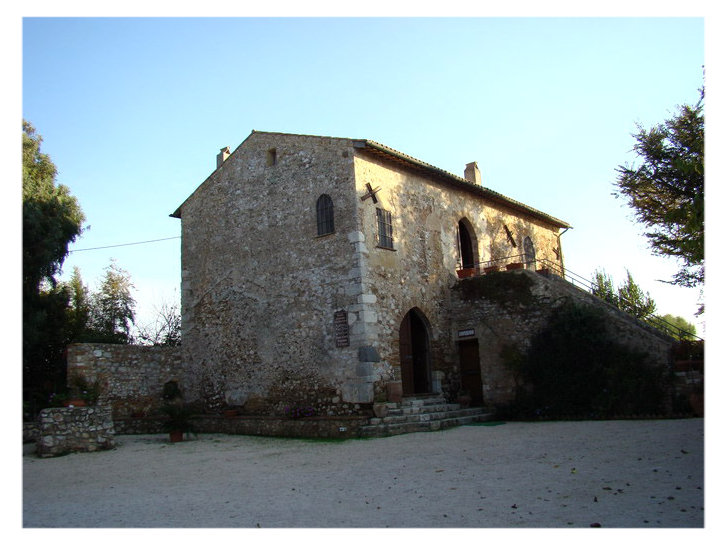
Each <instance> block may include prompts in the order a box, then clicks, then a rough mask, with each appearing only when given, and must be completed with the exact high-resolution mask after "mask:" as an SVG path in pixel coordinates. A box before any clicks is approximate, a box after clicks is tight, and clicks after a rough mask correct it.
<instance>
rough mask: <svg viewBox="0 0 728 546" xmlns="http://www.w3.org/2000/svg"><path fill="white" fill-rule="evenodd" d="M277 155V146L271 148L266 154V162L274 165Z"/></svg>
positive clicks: (270, 165)
mask: <svg viewBox="0 0 728 546" xmlns="http://www.w3.org/2000/svg"><path fill="white" fill-rule="evenodd" d="M276 155H277V154H276V149H275V148H271V149H270V150H268V151H267V152H266V154H265V164H266V165H268V166H269V167H272V166H273V165H275V164H276V159H277V158H276Z"/></svg>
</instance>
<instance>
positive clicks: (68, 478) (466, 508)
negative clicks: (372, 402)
mask: <svg viewBox="0 0 728 546" xmlns="http://www.w3.org/2000/svg"><path fill="white" fill-rule="evenodd" d="M703 437H704V432H703V420H702V419H685V420H655V421H651V420H642V421H576V422H541V423H522V422H509V423H504V424H490V425H489V426H483V425H480V426H463V427H458V428H454V429H448V430H444V431H438V432H426V433H416V434H406V435H402V436H394V437H390V438H378V439H368V440H346V441H328V442H327V441H313V440H297V439H284V438H264V437H253V436H227V435H222V434H205V435H199V436H198V437H197V438H194V437H193V438H191V440H190V441H185V442H182V443H180V444H170V443H168V441H167V438H166V436H165V435H162V434H159V435H140V436H119V437H117V441H118V447H117V448H116V449H114V450H111V451H105V452H99V453H78V454H71V455H67V456H65V457H58V458H53V459H40V458H38V457H36V456H35V454H34V453H33V452H34V446H32V445H27V446H24V455H23V527H25V528H31V527H72V528H121V527H135V528H152V527H155V528H156V527H163V528H169V527H198V528H199V527H205V528H207V527H216V528H230V527H235V528H256V527H261V528H271V527H275V528H283V527H296V528H342V527H355V528H362V527H366V528H385V527H391V528H424V527H436V528H442V527H463V528H514V527H557V528H572V527H573V528H585V527H586V528H588V527H596V526H600V527H620V528H634V527H649V528H655V527H693V528H695V527H703V526H704V511H703V506H704V494H703V493H704V483H703V481H704V477H703V476H704V471H703V461H704V457H703V446H704V441H703Z"/></svg>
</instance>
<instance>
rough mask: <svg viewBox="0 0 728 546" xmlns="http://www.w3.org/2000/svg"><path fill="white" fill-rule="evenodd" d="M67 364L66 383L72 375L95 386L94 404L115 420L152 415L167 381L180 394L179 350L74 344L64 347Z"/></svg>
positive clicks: (180, 366) (178, 348) (103, 344)
mask: <svg viewBox="0 0 728 546" xmlns="http://www.w3.org/2000/svg"><path fill="white" fill-rule="evenodd" d="M67 362H68V378H69V382H70V381H72V379H73V377H74V376H76V375H78V376H81V377H83V378H84V379H86V381H87V382H88V383H94V382H96V381H98V382H99V385H100V387H101V393H100V396H99V399H98V404H99V405H103V406H109V407H110V408H111V409H112V412H113V416H114V418H115V419H116V418H122V417H128V416H131V415H147V414H150V413H151V414H153V413H156V412H157V411H158V409H159V407H160V406H161V404H162V389H163V388H164V384H165V383H167V382H168V381H176V382H178V384H179V385H180V388H182V389H183V390H184V385H183V384H182V383H181V381H182V364H181V349H180V347H142V346H136V345H114V344H107V343H76V344H73V345H69V346H68V353H67Z"/></svg>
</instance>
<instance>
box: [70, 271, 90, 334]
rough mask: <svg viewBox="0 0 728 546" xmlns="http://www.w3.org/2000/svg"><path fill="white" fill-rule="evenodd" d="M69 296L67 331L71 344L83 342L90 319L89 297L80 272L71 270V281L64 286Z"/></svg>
mask: <svg viewBox="0 0 728 546" xmlns="http://www.w3.org/2000/svg"><path fill="white" fill-rule="evenodd" d="M66 287H67V289H68V292H69V294H70V302H69V307H68V330H69V338H70V341H71V342H80V341H85V339H84V336H85V334H86V330H87V328H88V326H89V319H90V317H91V296H90V295H89V291H88V287H87V286H86V285H85V284H84V283H83V279H82V278H81V270H80V269H79V268H78V267H74V268H73V275H71V280H70V281H69V282H68V283H67V284H66Z"/></svg>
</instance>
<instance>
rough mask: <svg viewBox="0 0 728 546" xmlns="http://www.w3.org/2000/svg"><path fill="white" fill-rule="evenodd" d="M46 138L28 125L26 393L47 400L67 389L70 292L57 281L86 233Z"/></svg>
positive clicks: (25, 143)
mask: <svg viewBox="0 0 728 546" xmlns="http://www.w3.org/2000/svg"><path fill="white" fill-rule="evenodd" d="M41 142H42V138H41V137H40V135H38V134H36V132H35V129H34V128H33V126H32V125H31V124H30V123H28V122H27V121H25V120H23V148H22V153H23V156H22V162H23V194H22V195H23V287H22V298H23V300H22V301H23V393H24V400H26V401H31V399H33V398H38V397H40V398H43V397H44V396H45V395H46V394H48V393H50V392H52V391H53V390H54V389H56V388H58V387H59V386H62V385H63V384H65V363H64V358H63V351H64V349H65V346H66V344H67V342H68V330H67V327H66V309H67V307H68V301H69V292H68V290H66V288H65V287H58V286H57V283H56V279H55V275H56V274H57V273H58V272H59V271H60V269H61V266H62V264H63V261H64V259H65V258H66V256H67V255H68V245H69V244H70V243H71V242H73V241H74V240H75V239H76V238H77V237H78V236H79V235H80V234H81V231H82V223H83V220H84V216H83V212H82V211H81V208H80V206H79V204H78V202H77V201H76V198H75V197H73V196H72V195H71V194H70V192H69V190H68V188H67V187H66V186H63V185H58V184H56V167H55V165H54V164H53V162H52V161H51V159H50V158H49V157H48V156H47V155H46V154H44V153H42V152H41V150H40V147H41Z"/></svg>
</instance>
